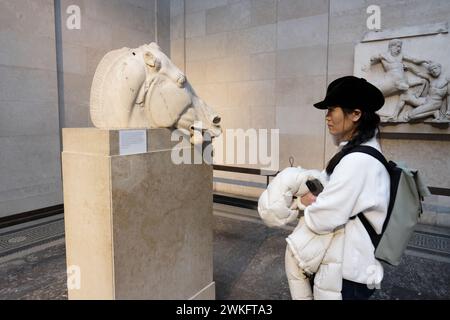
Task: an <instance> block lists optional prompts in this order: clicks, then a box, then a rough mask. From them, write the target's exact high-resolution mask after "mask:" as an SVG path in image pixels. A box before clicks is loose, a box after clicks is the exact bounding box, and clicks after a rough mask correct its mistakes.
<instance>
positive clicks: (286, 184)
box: [258, 167, 321, 227]
mask: <svg viewBox="0 0 450 320" xmlns="http://www.w3.org/2000/svg"><path fill="white" fill-rule="evenodd" d="M319 177H321V174H320V172H319V171H317V170H306V169H303V168H300V167H298V168H294V167H292V168H286V169H284V170H283V171H281V172H280V173H279V174H278V175H277V176H276V177H275V178H274V179H273V180H272V181H271V182H270V184H269V186H268V187H267V189H266V190H265V191H264V192H263V193H262V194H261V196H260V198H259V201H258V212H259V215H260V216H261V219H262V220H263V221H264V223H265V224H266V225H268V226H269V227H280V226H283V225H286V224H288V223H290V222H292V221H294V220H295V219H296V218H297V216H298V213H299V211H298V209H299V208H298V207H297V206H296V205H295V204H294V205H293V201H292V200H293V196H294V195H302V194H304V193H306V192H307V187H306V181H307V180H309V179H312V178H319ZM300 209H302V208H300Z"/></svg>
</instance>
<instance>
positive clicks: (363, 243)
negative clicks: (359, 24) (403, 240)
mask: <svg viewBox="0 0 450 320" xmlns="http://www.w3.org/2000/svg"><path fill="white" fill-rule="evenodd" d="M383 104H384V97H383V94H382V93H381V92H380V90H378V89H377V88H376V87H375V86H373V85H372V84H370V83H368V82H367V81H366V80H365V79H361V78H357V77H353V76H347V77H343V78H339V79H337V80H335V81H333V82H332V83H331V84H330V85H329V86H328V89H327V94H326V97H325V99H324V100H323V101H321V102H319V103H316V104H314V106H315V107H316V108H318V109H328V112H327V114H326V122H327V126H328V130H329V132H330V134H331V135H332V136H333V139H334V140H335V143H336V144H337V145H339V150H340V151H345V150H347V149H350V148H352V147H354V146H357V145H368V146H371V147H374V148H376V149H377V150H379V151H381V150H380V145H379V143H378V142H377V140H376V134H377V132H378V124H379V122H380V118H379V116H378V115H377V114H376V113H375V112H376V111H377V110H379V109H380V108H381V107H382V106H383ZM338 158H339V156H338V155H337V156H335V157H333V159H331V160H330V162H329V163H328V166H327V170H326V172H327V174H328V183H327V184H326V185H325V187H324V189H323V191H322V192H321V193H320V194H319V195H318V196H317V197H315V196H314V195H312V194H311V193H307V194H305V195H303V196H302V197H301V198H300V202H301V203H302V204H303V205H304V206H306V208H305V210H304V216H305V223H306V225H307V226H308V228H309V229H311V230H312V231H313V232H315V233H317V234H327V233H331V232H334V231H335V230H336V229H337V228H339V227H341V226H345V228H344V230H345V236H344V249H343V257H342V277H343V282H342V298H343V299H344V300H346V299H347V300H348V299H368V298H369V297H370V296H371V295H372V294H373V292H374V290H375V289H374V288H373V285H375V286H377V285H379V283H380V282H381V279H382V277H383V268H382V266H381V264H380V263H379V262H378V261H377V259H376V258H375V254H374V246H373V244H372V242H371V239H370V237H369V235H368V233H367V231H366V229H365V228H364V226H363V224H362V223H361V222H360V220H359V218H355V217H356V215H357V214H358V213H360V212H363V213H364V216H365V217H366V218H367V220H368V221H369V222H370V224H371V225H372V226H373V227H374V229H375V231H376V232H377V233H381V229H382V226H383V222H384V220H385V218H386V214H387V208H388V203H389V188H390V180H389V174H388V172H387V170H386V169H385V167H384V166H383V164H381V163H380V162H379V161H378V160H377V159H375V158H373V157H372V156H370V155H368V154H365V153H360V152H355V153H351V154H348V155H346V156H345V157H343V158H342V159H340V161H339V160H338ZM338 161H339V162H338ZM336 162H338V163H337V165H336ZM333 167H334V170H332V168H333ZM288 277H289V275H288Z"/></svg>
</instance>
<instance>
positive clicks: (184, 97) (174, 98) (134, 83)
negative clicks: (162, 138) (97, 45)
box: [90, 42, 222, 143]
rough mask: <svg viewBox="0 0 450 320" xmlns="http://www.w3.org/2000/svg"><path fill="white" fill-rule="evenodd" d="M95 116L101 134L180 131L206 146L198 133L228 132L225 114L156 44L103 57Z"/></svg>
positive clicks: (95, 87)
mask: <svg viewBox="0 0 450 320" xmlns="http://www.w3.org/2000/svg"><path fill="white" fill-rule="evenodd" d="M90 113H91V119H92V122H93V123H94V125H95V126H96V127H97V128H100V129H123V128H176V129H180V130H182V131H183V132H184V133H185V134H190V137H191V140H190V141H191V143H200V142H201V141H202V140H201V141H196V140H198V139H199V138H198V137H201V136H202V135H198V134H196V135H194V130H201V131H202V133H204V132H208V133H209V134H210V136H211V137H212V138H214V137H217V136H219V135H220V134H221V132H222V129H221V127H220V120H221V119H220V117H219V115H217V114H216V113H215V112H214V110H213V109H212V108H211V107H210V106H208V105H207V104H206V103H205V102H203V101H202V100H201V99H200V98H199V97H198V96H197V95H196V93H195V91H194V90H193V88H192V87H191V85H190V84H189V82H188V81H187V79H186V76H185V75H184V74H183V72H181V71H180V69H178V68H177V67H176V66H175V65H174V64H173V63H172V61H171V60H170V59H169V58H168V57H167V56H166V55H165V54H164V53H163V52H162V51H161V49H160V47H159V46H158V45H157V44H156V43H154V42H152V43H150V44H148V45H143V46H141V47H139V48H136V49H130V48H122V49H118V50H114V51H111V52H109V53H107V54H106V55H105V56H104V57H103V59H102V60H101V61H100V64H99V65H98V67H97V70H96V72H95V75H94V80H93V82H92V88H91V99H90ZM199 123H200V124H201V126H195V124H199ZM199 127H200V128H199ZM200 139H201V138H200Z"/></svg>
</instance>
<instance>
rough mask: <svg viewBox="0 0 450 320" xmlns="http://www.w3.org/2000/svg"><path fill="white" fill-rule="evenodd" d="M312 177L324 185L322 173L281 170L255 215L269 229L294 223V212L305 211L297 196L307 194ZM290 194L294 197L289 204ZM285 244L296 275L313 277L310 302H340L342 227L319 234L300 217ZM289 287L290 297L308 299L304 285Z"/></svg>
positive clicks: (290, 169) (295, 213) (302, 170)
mask: <svg viewBox="0 0 450 320" xmlns="http://www.w3.org/2000/svg"><path fill="white" fill-rule="evenodd" d="M314 178H315V179H319V181H320V182H321V183H322V184H323V185H324V186H325V185H326V183H327V178H326V173H325V172H319V171H317V170H306V169H302V168H301V167H298V168H287V169H284V170H283V171H281V172H280V173H279V174H278V175H277V176H276V177H275V178H274V179H273V180H272V181H271V183H270V184H269V186H268V187H267V189H266V190H265V191H264V192H263V193H262V195H261V197H260V198H259V201H258V212H259V214H260V216H261V218H262V219H263V221H264V222H265V223H266V224H267V225H268V226H271V227H272V226H283V225H286V224H287V223H289V222H292V221H294V220H295V219H296V218H297V216H298V214H299V210H298V209H300V210H304V209H305V207H304V206H303V204H301V202H300V197H301V196H302V195H304V194H306V193H307V192H308V188H307V187H306V181H307V180H311V179H314ZM294 195H295V196H297V197H298V198H297V201H294V202H293V196H294ZM286 241H287V243H288V247H289V249H290V252H291V253H292V255H293V256H294V257H295V260H296V263H297V267H298V268H299V269H301V270H300V271H299V273H305V274H307V275H311V274H315V278H314V299H316V300H326V299H341V298H342V297H341V289H342V259H343V250H344V249H343V248H344V228H338V229H336V230H335V231H334V232H331V233H328V234H322V235H320V234H317V233H315V232H313V231H311V230H310V229H309V227H308V226H307V225H306V223H305V220H304V218H303V217H302V218H301V219H300V221H299V223H298V225H297V227H296V228H295V230H294V231H293V232H292V234H291V235H289V236H288V238H287V239H286ZM305 281H306V280H305ZM289 285H290V289H291V294H292V296H293V298H295V297H307V296H308V292H307V291H308V289H309V288H307V287H306V286H305V285H304V284H303V285H298V286H294V285H291V282H290V283H289ZM296 290H297V291H298V290H302V291H305V292H295V291H296Z"/></svg>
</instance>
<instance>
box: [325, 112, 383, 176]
mask: <svg viewBox="0 0 450 320" xmlns="http://www.w3.org/2000/svg"><path fill="white" fill-rule="evenodd" d="M342 111H343V112H344V113H345V114H346V115H348V114H351V113H352V112H353V111H354V109H346V108H342ZM379 124H380V116H379V115H378V114H376V113H375V112H371V111H366V110H361V117H360V118H359V120H358V122H357V124H356V130H355V132H356V134H355V135H353V137H352V139H351V140H350V141H349V142H348V143H347V144H346V145H345V146H344V147H343V148H342V150H341V151H340V152H342V153H345V152H346V151H347V150H350V149H352V148H354V147H356V146H359V145H360V144H362V143H364V142H366V141H369V140H370V139H372V138H373V137H374V136H375V134H376V132H377V129H378V131H379ZM340 159H341V157H338V156H335V157H333V158H332V159H331V160H330V161H329V162H328V165H327V168H326V172H327V174H328V175H330V174H331V168H334V167H335V166H336V162H338V161H339V160H340Z"/></svg>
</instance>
